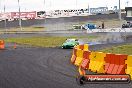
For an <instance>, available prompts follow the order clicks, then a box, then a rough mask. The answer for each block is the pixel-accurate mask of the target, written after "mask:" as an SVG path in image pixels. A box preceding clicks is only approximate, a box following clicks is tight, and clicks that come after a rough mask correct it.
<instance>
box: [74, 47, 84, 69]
mask: <svg viewBox="0 0 132 88" xmlns="http://www.w3.org/2000/svg"><path fill="white" fill-rule="evenodd" d="M82 60H83V50H81V49H78V50H77V57H76V60H75V63H74V64H75V65H76V66H80V64H81V62H82Z"/></svg>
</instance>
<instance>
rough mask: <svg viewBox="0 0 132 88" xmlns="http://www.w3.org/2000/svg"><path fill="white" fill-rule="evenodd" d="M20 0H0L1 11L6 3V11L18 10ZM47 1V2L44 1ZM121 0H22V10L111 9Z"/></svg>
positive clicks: (122, 1) (123, 0)
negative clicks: (106, 7)
mask: <svg viewBox="0 0 132 88" xmlns="http://www.w3.org/2000/svg"><path fill="white" fill-rule="evenodd" d="M17 1H18V0H0V11H2V12H3V7H4V4H5V6H6V12H11V11H18V3H17ZM44 1H45V3H44ZM118 1H119V0H20V6H21V11H41V10H55V9H75V8H87V7H88V4H89V7H90V8H95V7H105V6H108V7H109V9H110V8H111V7H113V6H118ZM127 1H129V4H128V6H132V0H121V8H125V6H127V4H126V2H127Z"/></svg>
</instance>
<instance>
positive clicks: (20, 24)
mask: <svg viewBox="0 0 132 88" xmlns="http://www.w3.org/2000/svg"><path fill="white" fill-rule="evenodd" d="M18 7H19V27H20V29H21V30H22V22H21V8H20V1H19V0H18Z"/></svg>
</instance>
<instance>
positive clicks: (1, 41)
mask: <svg viewBox="0 0 132 88" xmlns="http://www.w3.org/2000/svg"><path fill="white" fill-rule="evenodd" d="M0 49H5V42H4V40H0Z"/></svg>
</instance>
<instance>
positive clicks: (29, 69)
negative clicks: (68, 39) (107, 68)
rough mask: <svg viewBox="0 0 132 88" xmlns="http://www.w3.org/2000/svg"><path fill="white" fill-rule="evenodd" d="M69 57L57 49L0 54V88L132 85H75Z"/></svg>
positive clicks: (123, 87)
mask: <svg viewBox="0 0 132 88" xmlns="http://www.w3.org/2000/svg"><path fill="white" fill-rule="evenodd" d="M95 47H96V46H95ZM93 48H94V47H93ZM71 53H72V49H61V48H17V49H6V50H4V51H0V88H81V87H82V88H132V83H130V84H86V85H84V86H79V85H77V83H76V79H75V77H76V75H77V74H78V73H77V68H76V67H75V66H73V65H72V64H70V57H71ZM89 73H90V72H89Z"/></svg>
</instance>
